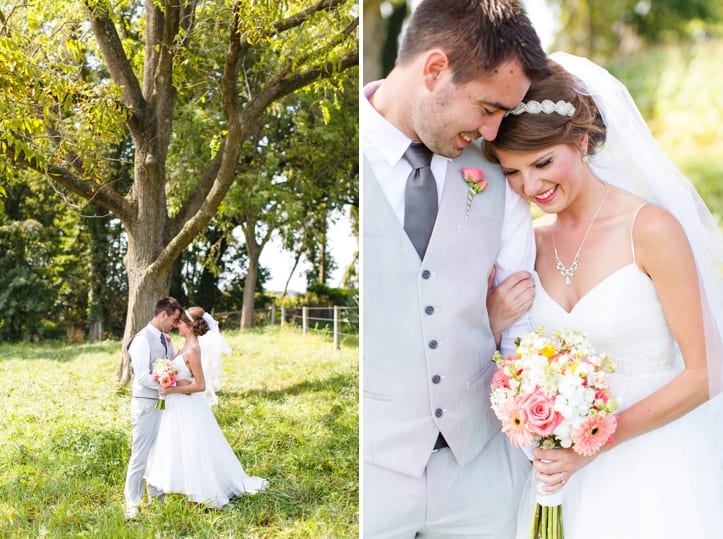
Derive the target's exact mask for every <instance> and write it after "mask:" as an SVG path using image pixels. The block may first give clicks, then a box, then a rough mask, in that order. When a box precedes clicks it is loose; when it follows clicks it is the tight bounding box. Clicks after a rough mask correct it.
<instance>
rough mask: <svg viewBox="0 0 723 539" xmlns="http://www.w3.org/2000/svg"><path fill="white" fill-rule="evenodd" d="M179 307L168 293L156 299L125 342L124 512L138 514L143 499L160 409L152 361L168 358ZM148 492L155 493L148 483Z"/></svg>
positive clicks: (171, 352)
mask: <svg viewBox="0 0 723 539" xmlns="http://www.w3.org/2000/svg"><path fill="white" fill-rule="evenodd" d="M182 310H183V307H181V304H180V303H178V301H177V300H175V299H174V298H171V297H166V298H162V299H159V300H158V302H157V303H156V308H155V311H154V313H153V319H152V320H151V321H150V322H149V323H148V325H147V326H146V327H144V328H143V329H142V330H141V331H139V332H138V333H137V334H136V335H135V336H134V337H133V339H131V342H130V344H129V345H128V355H129V356H130V359H131V367H132V372H133V386H132V392H131V393H132V396H131V429H132V436H133V442H132V446H131V457H130V460H129V462H128V471H127V472H126V485H125V500H126V508H125V516H126V518H128V519H132V518H135V517H136V516H138V506H139V505H140V503H141V500H142V499H143V483H144V481H143V474H144V473H145V471H146V461H147V460H148V453H149V451H150V449H151V446H152V445H153V442H154V440H155V439H156V434H157V433H158V425H159V422H160V420H161V411H160V410H158V409H157V408H156V401H157V400H158V388H159V387H160V385H159V383H158V382H156V381H155V380H153V378H151V371H152V370H153V361H155V360H156V359H159V358H166V359H172V358H173V356H174V352H173V344H172V343H171V339H170V337H169V336H168V333H169V332H170V331H171V329H173V328H174V327H176V326H177V325H178V319H179V317H180V316H181V311H182ZM148 494H149V496H151V497H153V496H157V495H159V494H160V493H158V492H154V491H153V487H151V486H150V485H148Z"/></svg>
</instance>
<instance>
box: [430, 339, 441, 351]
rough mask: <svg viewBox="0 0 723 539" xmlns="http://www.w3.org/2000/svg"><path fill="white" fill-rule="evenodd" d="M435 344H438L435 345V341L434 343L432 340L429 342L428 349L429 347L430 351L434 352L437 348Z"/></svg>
mask: <svg viewBox="0 0 723 539" xmlns="http://www.w3.org/2000/svg"><path fill="white" fill-rule="evenodd" d="M437 344H439V343H437V341H435V340H434V339H432V340H431V341H429V347H430V348H431V349H432V350H434V349H435V348H437Z"/></svg>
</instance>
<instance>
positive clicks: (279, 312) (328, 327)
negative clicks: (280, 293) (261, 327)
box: [214, 305, 359, 350]
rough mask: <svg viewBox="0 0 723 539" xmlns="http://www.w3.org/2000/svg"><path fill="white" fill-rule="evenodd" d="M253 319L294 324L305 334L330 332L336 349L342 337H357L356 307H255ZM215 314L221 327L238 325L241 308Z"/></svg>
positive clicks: (281, 324)
mask: <svg viewBox="0 0 723 539" xmlns="http://www.w3.org/2000/svg"><path fill="white" fill-rule="evenodd" d="M255 315H256V316H255V319H256V320H257V321H261V323H266V324H270V325H280V326H285V325H287V324H288V325H295V326H297V327H301V331H302V333H303V334H304V335H306V334H307V333H308V332H311V331H313V332H316V333H323V334H331V335H333V337H334V349H335V350H339V349H340V348H341V344H342V341H343V339H344V338H350V339H358V337H359V310H358V309H357V308H352V307H340V306H338V305H335V306H330V307H296V308H291V307H283V306H282V307H278V306H276V305H272V306H271V307H269V308H267V309H256V311H255ZM214 317H215V318H217V319H218V320H219V322H221V324H222V326H223V327H227V328H228V327H234V326H236V327H238V326H239V325H240V320H241V312H240V311H234V312H226V313H214Z"/></svg>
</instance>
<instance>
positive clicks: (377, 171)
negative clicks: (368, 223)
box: [359, 81, 535, 356]
mask: <svg viewBox="0 0 723 539" xmlns="http://www.w3.org/2000/svg"><path fill="white" fill-rule="evenodd" d="M380 84H381V81H377V82H373V83H370V84H368V85H367V86H366V87H365V88H364V89H363V90H362V95H361V96H360V99H359V123H360V129H361V135H362V152H363V155H364V157H365V158H366V160H367V162H368V163H369V165H370V166H371V168H372V171H373V173H374V175H375V176H376V177H377V179H378V181H379V184H380V185H381V188H382V190H383V191H384V194H385V195H386V197H387V200H388V201H389V204H390V205H391V207H392V209H393V210H394V213H395V214H396V216H397V218H398V219H399V223H400V226H402V227H403V226H404V188H405V185H406V179H407V176H408V175H409V173H410V171H411V170H412V167H411V165H410V164H409V163H408V162H407V160H406V159H404V158H403V156H404V152H405V151H406V150H407V148H408V147H409V144H410V143H411V142H412V141H411V140H410V139H409V138H408V137H407V136H406V135H405V134H404V133H402V132H401V131H400V130H399V129H397V128H396V127H395V126H394V125H392V124H391V123H389V122H388V121H387V120H386V119H385V118H384V117H383V116H382V115H381V114H379V112H378V111H377V110H376V109H375V108H374V107H373V106H372V104H371V103H369V96H371V95H372V94H373V93H374V92H375V91H376V89H377V88H378V87H379V85H380ZM450 161H451V159H449V158H447V157H444V156H441V155H438V154H434V156H433V157H432V164H431V168H432V173H433V174H434V178H435V180H436V182H437V196H438V197H439V198H441V196H442V192H443V189H444V178H445V176H446V171H447V165H448V163H449V162H450ZM505 183H506V182H505ZM534 264H535V236H534V232H533V229H532V226H531V221H530V207H529V204H528V203H527V202H525V201H524V200H523V199H522V197H520V196H519V195H518V194H517V193H515V192H514V191H513V190H512V189H511V188H510V186H509V184H507V183H506V192H505V214H504V221H503V223H502V237H501V241H500V249H499V252H498V253H497V259H496V262H495V266H496V267H497V273H496V275H495V283H494V284H495V285H497V284H499V283H500V282H502V281H503V280H505V278H507V277H508V276H509V275H511V274H512V273H514V272H515V271H520V270H526V271H529V272H530V273H532V271H533V269H534ZM530 329H531V326H530V321H529V316H528V313H525V314H524V315H523V316H522V317H520V319H519V320H517V321H516V322H515V323H514V324H513V325H512V326H511V327H510V328H509V329H507V330H506V331H505V332H503V334H502V342H501V344H500V351H501V352H502V354H504V355H505V356H506V355H508V354H511V353H514V350H515V344H514V341H515V338H516V337H518V336H520V335H522V334H523V333H525V332H527V331H530Z"/></svg>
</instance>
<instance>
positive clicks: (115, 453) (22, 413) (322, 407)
mask: <svg viewBox="0 0 723 539" xmlns="http://www.w3.org/2000/svg"><path fill="white" fill-rule="evenodd" d="M224 335H225V337H226V339H227V340H228V342H229V344H230V345H231V348H232V349H233V354H232V356H231V357H230V358H229V357H228V356H225V358H224V381H223V382H224V383H223V390H222V391H221V392H220V393H219V404H218V405H217V406H216V407H214V413H215V415H216V418H217V420H218V422H219V425H220V426H221V429H222V430H223V432H224V434H225V435H226V439H227V440H228V441H229V443H230V444H231V447H232V448H233V449H234V451H235V452H236V454H237V456H238V457H239V460H240V461H241V464H242V465H243V466H244V468H245V470H246V471H247V473H249V474H250V475H259V476H262V477H265V478H267V479H268V480H269V481H270V483H271V486H270V488H269V490H268V491H266V492H262V493H260V494H257V495H255V496H249V497H243V498H237V499H234V500H233V501H232V503H231V505H230V507H229V508H228V509H226V510H224V511H216V512H212V513H205V512H204V511H203V510H202V509H200V508H196V507H189V506H187V504H186V501H185V498H183V497H182V496H180V495H169V496H167V497H166V500H165V502H164V503H162V504H158V503H154V504H153V505H151V506H147V507H143V508H142V511H141V516H140V517H139V518H138V519H137V520H135V521H131V522H126V521H125V519H124V517H123V486H124V480H125V470H126V464H127V461H128V456H129V447H130V419H129V400H130V397H129V393H128V391H127V389H122V390H119V389H118V387H117V383H116V378H115V372H116V367H117V361H118V353H119V352H118V351H119V346H120V345H119V343H118V342H104V343H97V344H86V345H73V346H70V345H65V344H61V343H47V344H46V343H41V344H32V345H31V344H17V345H8V344H2V345H0V372H2V384H1V385H0V403H1V405H2V406H1V407H0V538H6V537H7V538H15V537H19V538H20V537H22V538H25V537H51V538H56V537H58V538H60V537H62V538H66V537H113V538H124V537H128V538H131V537H133V538H135V537H141V538H146V537H148V538H156V539H161V538H181V537H184V538H185V537H193V538H231V537H233V538H272V537H273V538H289V539H291V538H294V539H297V538H314V539H319V538H334V539H337V538H346V537H357V536H358V412H357V410H358V348H357V346H356V345H355V344H353V345H351V346H350V345H348V344H345V345H344V346H343V347H342V350H341V351H338V352H337V351H334V349H333V345H332V341H331V339H330V338H329V337H327V336H324V335H314V334H309V335H307V336H302V335H301V332H300V331H299V330H296V329H293V328H284V329H280V328H267V329H264V330H259V331H250V332H243V333H241V332H231V333H224ZM176 342H177V343H180V339H178V338H177V336H176Z"/></svg>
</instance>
